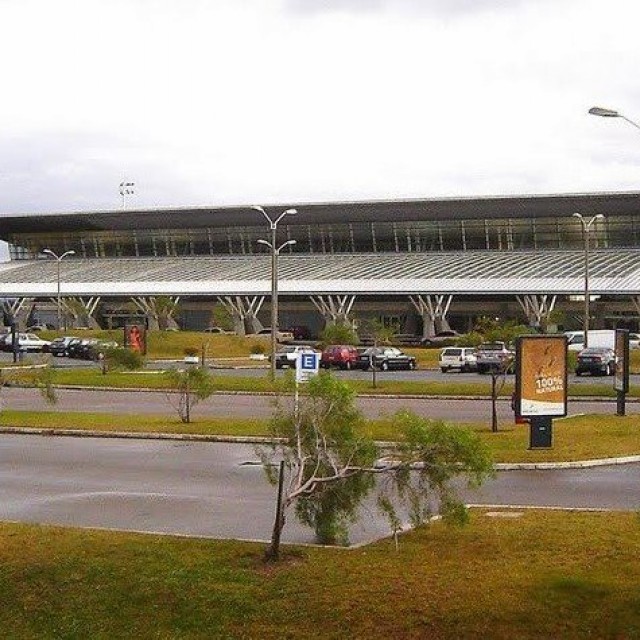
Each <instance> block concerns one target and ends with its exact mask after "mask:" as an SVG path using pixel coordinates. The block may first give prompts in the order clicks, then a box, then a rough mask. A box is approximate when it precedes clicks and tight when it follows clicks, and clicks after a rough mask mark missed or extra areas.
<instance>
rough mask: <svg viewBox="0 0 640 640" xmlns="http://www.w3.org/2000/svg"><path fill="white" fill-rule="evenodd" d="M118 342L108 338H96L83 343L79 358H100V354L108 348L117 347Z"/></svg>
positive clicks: (104, 352)
mask: <svg viewBox="0 0 640 640" xmlns="http://www.w3.org/2000/svg"><path fill="white" fill-rule="evenodd" d="M117 348H118V343H117V342H115V341H110V340H96V341H95V342H94V341H91V342H89V343H88V344H86V345H84V346H83V348H82V350H81V356H80V357H81V358H82V359H83V360H96V361H97V360H100V358H101V355H100V354H102V356H104V355H105V354H106V353H107V351H109V350H110V349H117Z"/></svg>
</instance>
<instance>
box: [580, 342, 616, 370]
mask: <svg viewBox="0 0 640 640" xmlns="http://www.w3.org/2000/svg"><path fill="white" fill-rule="evenodd" d="M615 372H616V354H615V351H614V350H613V349H609V348H608V347H587V348H586V349H583V350H582V351H580V353H578V364H577V365H576V375H577V376H581V375H582V374H583V373H590V374H591V375H592V376H595V375H600V376H612V375H613V374H614V373H615Z"/></svg>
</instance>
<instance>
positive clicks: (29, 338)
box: [0, 333, 51, 353]
mask: <svg viewBox="0 0 640 640" xmlns="http://www.w3.org/2000/svg"><path fill="white" fill-rule="evenodd" d="M17 340H18V351H23V352H26V351H28V352H35V353H38V352H41V351H42V350H43V349H48V348H49V345H50V344H51V342H50V341H49V340H42V338H39V337H38V336H37V335H36V334H35V333H18V334H17ZM0 348H1V349H2V350H3V351H12V350H13V343H12V337H11V334H10V333H8V334H4V335H3V336H2V344H1V345H0Z"/></svg>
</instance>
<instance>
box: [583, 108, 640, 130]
mask: <svg viewBox="0 0 640 640" xmlns="http://www.w3.org/2000/svg"><path fill="white" fill-rule="evenodd" d="M589 113H590V114H591V115H592V116H600V117H601V118H620V119H622V120H625V121H626V122H628V123H629V124H630V125H632V126H634V127H635V128H636V129H640V124H638V123H637V122H634V121H633V120H630V119H629V118H627V117H626V116H623V115H622V114H621V113H620V112H619V111H615V110H614V109H605V108H603V107H591V109H589Z"/></svg>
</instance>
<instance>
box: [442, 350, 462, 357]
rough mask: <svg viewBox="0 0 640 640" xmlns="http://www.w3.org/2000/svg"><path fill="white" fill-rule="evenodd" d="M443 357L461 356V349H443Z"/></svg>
mask: <svg viewBox="0 0 640 640" xmlns="http://www.w3.org/2000/svg"><path fill="white" fill-rule="evenodd" d="M442 355H443V356H459V355H462V349H445V350H444V351H443V352H442Z"/></svg>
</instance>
